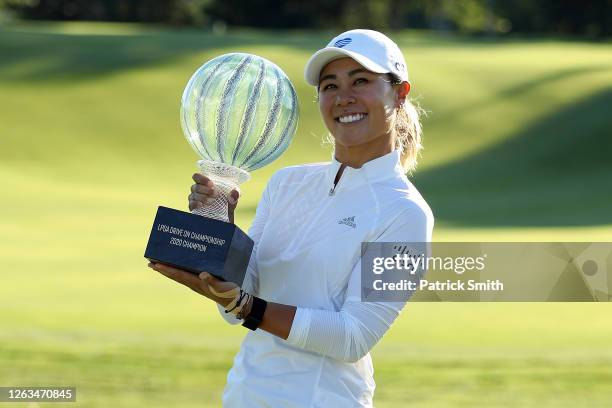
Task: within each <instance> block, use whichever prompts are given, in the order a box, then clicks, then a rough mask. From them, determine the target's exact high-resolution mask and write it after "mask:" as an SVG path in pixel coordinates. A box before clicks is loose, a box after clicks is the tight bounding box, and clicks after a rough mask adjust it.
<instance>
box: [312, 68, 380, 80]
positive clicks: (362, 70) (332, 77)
mask: <svg viewBox="0 0 612 408" xmlns="http://www.w3.org/2000/svg"><path fill="white" fill-rule="evenodd" d="M360 72H369V71H368V70H367V69H365V68H357V69H354V70H352V71H349V73H348V76H353V75H355V74H358V73H360ZM336 78H337V77H336V75H333V74H329V75H325V76H324V77H321V78H319V83H321V82H323V81H325V80H326V79H336Z"/></svg>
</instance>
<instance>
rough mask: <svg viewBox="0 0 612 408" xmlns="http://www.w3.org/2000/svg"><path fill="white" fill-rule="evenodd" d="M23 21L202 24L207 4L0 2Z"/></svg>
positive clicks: (197, 0) (195, 0) (192, 0)
mask: <svg viewBox="0 0 612 408" xmlns="http://www.w3.org/2000/svg"><path fill="white" fill-rule="evenodd" d="M0 1H3V2H4V3H5V4H4V5H5V7H8V8H10V9H13V10H16V11H18V12H19V13H20V15H21V16H22V17H24V18H30V19H37V20H103V21H129V22H167V23H176V24H202V23H203V22H204V18H205V14H204V13H203V8H204V7H205V6H206V5H207V4H208V3H209V0H0Z"/></svg>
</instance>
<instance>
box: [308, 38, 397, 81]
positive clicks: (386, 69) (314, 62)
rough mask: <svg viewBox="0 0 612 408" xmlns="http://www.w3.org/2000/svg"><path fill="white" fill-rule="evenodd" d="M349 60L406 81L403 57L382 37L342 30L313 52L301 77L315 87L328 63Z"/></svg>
mask: <svg viewBox="0 0 612 408" xmlns="http://www.w3.org/2000/svg"><path fill="white" fill-rule="evenodd" d="M344 57H350V58H352V59H354V60H355V61H357V62H358V63H359V64H361V65H362V66H363V67H364V68H365V69H367V70H368V71H372V72H376V73H378V74H386V73H391V74H394V75H396V76H397V77H399V78H400V79H401V80H402V81H408V68H407V67H406V60H405V59H404V54H402V51H401V50H400V49H399V47H398V46H397V44H396V43H394V42H393V41H391V39H390V38H389V37H387V36H386V35H384V34H382V33H379V32H378V31H373V30H350V31H346V32H344V33H342V34H340V35H339V36H337V37H335V38H334V39H333V40H331V41H330V42H329V44H327V46H326V47H325V48H323V49H320V50H319V51H317V52H315V53H314V54H313V55H312V57H310V59H309V60H308V63H306V69H305V70H304V76H305V77H306V82H308V83H309V84H310V85H313V86H317V85H319V76H320V74H321V70H322V69H323V68H324V67H325V66H326V65H327V64H328V63H330V62H331V61H333V60H336V59H338V58H344Z"/></svg>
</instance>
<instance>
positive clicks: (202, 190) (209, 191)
mask: <svg viewBox="0 0 612 408" xmlns="http://www.w3.org/2000/svg"><path fill="white" fill-rule="evenodd" d="M210 183H212V181H211V182H210ZM191 192H192V193H198V194H203V195H208V196H211V197H218V196H219V190H218V189H216V188H215V187H214V185H213V187H210V186H209V185H208V184H207V185H202V184H193V185H192V186H191Z"/></svg>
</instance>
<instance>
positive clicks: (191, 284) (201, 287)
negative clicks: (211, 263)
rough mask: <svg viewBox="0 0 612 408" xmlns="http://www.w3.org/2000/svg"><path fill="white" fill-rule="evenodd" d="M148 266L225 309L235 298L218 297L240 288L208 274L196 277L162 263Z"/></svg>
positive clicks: (203, 273) (204, 273)
mask: <svg viewBox="0 0 612 408" xmlns="http://www.w3.org/2000/svg"><path fill="white" fill-rule="evenodd" d="M148 266H149V268H151V269H153V270H156V271H157V272H159V273H161V274H162V275H164V276H166V277H168V278H170V279H172V280H174V281H176V282H178V283H180V284H181V285H185V286H187V287H188V288H189V289H191V290H193V291H194V292H197V293H199V294H200V295H202V296H206V297H207V298H209V299H211V300H214V301H215V302H217V303H219V304H220V305H221V306H224V307H225V306H227V305H228V304H229V303H230V302H231V301H232V299H233V296H232V297H229V298H227V297H225V298H224V297H221V296H217V295H218V294H223V293H225V292H229V291H231V290H232V289H234V288H237V287H238V285H236V284H235V283H232V282H225V281H222V280H219V279H217V278H215V277H214V276H212V275H211V274H209V273H208V272H202V273H200V275H198V276H196V275H194V274H192V273H189V272H187V271H184V270H182V269H177V268H173V267H172V266H168V265H164V264H161V263H153V262H151V263H149V265H148ZM215 292H216V294H215Z"/></svg>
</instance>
